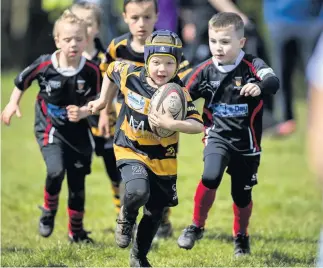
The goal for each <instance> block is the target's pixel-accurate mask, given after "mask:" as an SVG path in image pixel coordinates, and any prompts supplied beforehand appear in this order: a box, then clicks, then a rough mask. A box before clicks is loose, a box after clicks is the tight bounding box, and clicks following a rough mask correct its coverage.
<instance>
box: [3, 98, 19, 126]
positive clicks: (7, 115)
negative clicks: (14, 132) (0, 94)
mask: <svg viewBox="0 0 323 268" xmlns="http://www.w3.org/2000/svg"><path fill="white" fill-rule="evenodd" d="M14 114H16V116H17V117H18V118H20V117H21V112H20V108H19V105H18V104H17V103H13V102H9V103H8V104H7V106H6V107H5V108H4V110H3V112H2V113H1V121H2V122H4V123H5V124H6V125H7V126H10V120H11V117H12V116H13V115H14Z"/></svg>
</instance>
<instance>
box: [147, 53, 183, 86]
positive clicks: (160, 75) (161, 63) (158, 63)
mask: <svg viewBox="0 0 323 268" xmlns="http://www.w3.org/2000/svg"><path fill="white" fill-rule="evenodd" d="M176 69H177V65H176V60H175V59H174V58H173V57H170V56H167V55H160V56H152V57H151V59H150V61H149V64H148V71H149V75H150V77H151V78H152V79H153V81H154V82H155V84H156V85H158V86H162V85H164V84H166V83H168V81H169V80H171V79H172V77H173V76H174V74H175V72H176Z"/></svg>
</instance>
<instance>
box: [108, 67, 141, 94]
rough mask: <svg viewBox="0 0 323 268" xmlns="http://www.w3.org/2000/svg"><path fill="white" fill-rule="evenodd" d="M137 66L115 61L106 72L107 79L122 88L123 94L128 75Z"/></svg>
mask: <svg viewBox="0 0 323 268" xmlns="http://www.w3.org/2000/svg"><path fill="white" fill-rule="evenodd" d="M135 67H136V66H134V65H132V64H129V63H126V62H123V61H114V62H112V63H111V64H109V67H108V69H107V71H106V74H107V77H108V78H109V79H110V80H111V81H112V82H113V83H115V84H116V85H117V86H118V88H120V90H121V92H122V93H123V86H122V85H123V82H125V81H126V77H127V75H128V74H129V73H130V72H132V71H133V70H134V68H135Z"/></svg>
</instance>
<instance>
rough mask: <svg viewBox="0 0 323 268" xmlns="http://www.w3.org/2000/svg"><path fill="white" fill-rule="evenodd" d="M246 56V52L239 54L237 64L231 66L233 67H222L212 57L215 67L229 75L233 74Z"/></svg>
mask: <svg viewBox="0 0 323 268" xmlns="http://www.w3.org/2000/svg"><path fill="white" fill-rule="evenodd" d="M244 55H245V53H244V51H242V50H240V53H239V55H238V57H237V59H236V61H235V63H234V64H231V65H220V64H219V63H218V62H217V60H216V59H215V58H214V57H212V60H213V63H214V65H215V66H216V68H217V69H218V70H219V71H220V72H221V73H228V72H231V71H232V70H234V69H235V68H236V67H237V66H238V65H239V63H240V62H241V61H242V59H243V57H244Z"/></svg>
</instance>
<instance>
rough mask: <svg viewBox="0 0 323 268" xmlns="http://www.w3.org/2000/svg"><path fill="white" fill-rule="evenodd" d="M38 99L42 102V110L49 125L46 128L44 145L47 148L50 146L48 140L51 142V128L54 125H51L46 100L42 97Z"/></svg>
mask: <svg viewBox="0 0 323 268" xmlns="http://www.w3.org/2000/svg"><path fill="white" fill-rule="evenodd" d="M37 99H38V100H40V106H41V109H42V111H43V114H44V115H45V116H46V122H47V125H46V128H45V132H44V140H43V145H44V146H46V145H47V144H48V140H49V132H50V130H51V128H52V127H53V124H52V123H51V121H50V118H49V117H48V113H47V106H46V103H45V101H44V99H43V98H42V97H40V96H39V95H38V96H37Z"/></svg>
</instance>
